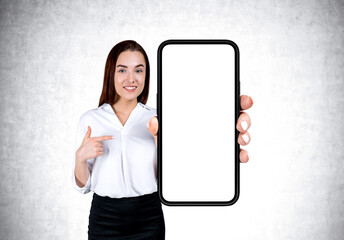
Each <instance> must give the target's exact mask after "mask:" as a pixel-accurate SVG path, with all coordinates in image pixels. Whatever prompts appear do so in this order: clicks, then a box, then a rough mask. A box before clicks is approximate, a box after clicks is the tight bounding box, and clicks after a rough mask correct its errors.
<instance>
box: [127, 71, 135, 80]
mask: <svg viewBox="0 0 344 240" xmlns="http://www.w3.org/2000/svg"><path fill="white" fill-rule="evenodd" d="M128 77H129V81H130V82H135V74H134V73H132V72H129V76H128Z"/></svg>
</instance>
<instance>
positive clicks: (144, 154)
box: [72, 102, 157, 198]
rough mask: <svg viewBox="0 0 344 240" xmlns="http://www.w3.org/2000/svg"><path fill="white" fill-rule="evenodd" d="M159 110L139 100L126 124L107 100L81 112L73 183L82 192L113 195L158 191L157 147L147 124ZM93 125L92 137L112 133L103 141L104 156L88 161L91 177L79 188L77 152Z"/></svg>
mask: <svg viewBox="0 0 344 240" xmlns="http://www.w3.org/2000/svg"><path fill="white" fill-rule="evenodd" d="M156 115H157V114H156V109H155V108H151V107H148V106H146V105H145V104H143V103H141V102H138V103H137V105H136V107H135V108H134V109H133V111H132V112H131V113H130V115H129V118H128V119H127V121H126V123H125V124H124V126H123V125H122V123H121V122H120V121H119V119H118V118H117V115H116V114H115V112H114V111H113V109H112V107H111V105H110V104H108V103H104V104H103V105H101V106H100V107H98V108H95V109H91V110H88V111H87V112H85V113H84V114H83V115H81V117H80V120H79V125H78V129H77V133H76V141H75V149H74V159H73V164H72V165H73V167H72V169H73V171H72V183H73V187H74V188H75V189H76V190H77V191H79V192H81V193H84V194H85V193H88V192H90V191H93V192H95V193H97V194H98V195H100V196H108V197H112V198H121V197H134V196H140V195H144V194H149V193H153V192H156V191H157V150H156V145H155V141H154V137H153V136H152V135H151V133H150V132H149V131H148V129H147V126H146V123H147V122H148V121H149V119H151V118H152V117H154V116H156ZM87 126H90V127H91V130H92V132H91V137H100V136H105V135H113V136H115V138H114V139H110V140H106V141H102V143H103V144H104V145H103V152H104V153H103V155H102V156H99V157H96V158H91V159H88V160H87V165H88V169H89V172H90V177H89V178H88V181H87V183H86V185H85V186H84V187H82V188H80V187H79V186H78V185H77V184H76V182H75V175H74V169H75V153H76V151H77V149H78V148H79V147H80V145H81V143H82V140H83V138H84V137H85V134H86V132H87Z"/></svg>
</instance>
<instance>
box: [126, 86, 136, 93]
mask: <svg viewBox="0 0 344 240" xmlns="http://www.w3.org/2000/svg"><path fill="white" fill-rule="evenodd" d="M136 88H137V86H126V87H124V89H125V90H127V91H128V92H134V91H135V90H136Z"/></svg>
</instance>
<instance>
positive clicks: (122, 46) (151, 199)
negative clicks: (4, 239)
mask: <svg viewBox="0 0 344 240" xmlns="http://www.w3.org/2000/svg"><path fill="white" fill-rule="evenodd" d="M149 73H150V68H149V61H148V57H147V54H146V52H145V51H144V49H143V48H142V47H141V46H140V45H139V44H138V43H136V42H135V41H123V42H120V43H118V44H117V45H115V46H114V47H113V48H112V50H111V51H110V53H109V55H108V58H107V61H106V67H105V74H104V82H103V90H102V94H101V97H100V101H99V106H98V108H96V109H91V110H89V111H87V112H86V113H84V114H83V115H82V116H81V117H80V120H79V125H78V130H77V135H76V144H75V153H76V155H75V161H73V176H72V181H73V186H74V188H75V189H76V190H78V191H80V192H81V193H88V192H90V191H93V192H94V194H93V200H92V206H91V210H90V215H89V226H88V228H89V230H88V236H89V239H150V240H154V239H156V240H158V239H159V240H160V239H165V223H164V216H163V212H162V208H161V203H160V200H159V196H158V194H157V184H156V183H157V179H156V178H157V172H156V171H157V170H156V159H157V152H156V140H157V131H158V121H157V118H156V117H155V116H156V109H154V108H151V107H148V106H146V105H145V104H146V102H147V99H148V93H149V77H150V74H149ZM251 105H252V100H251V98H250V97H248V96H241V106H242V108H243V109H247V108H249V107H251ZM249 126H250V119H249V116H248V115H247V114H246V113H242V114H241V115H240V117H239V120H238V125H237V128H238V130H239V131H240V132H241V133H240V135H239V139H238V141H239V143H240V144H242V145H246V144H248V142H249V135H248V133H247V132H246V131H247V129H248V128H249ZM147 128H148V129H147ZM91 133H92V135H93V136H98V137H91ZM245 136H246V137H247V138H248V139H246V137H245ZM244 140H247V141H246V142H244ZM240 160H241V161H242V162H247V161H248V155H247V152H246V151H245V150H241V152H240Z"/></svg>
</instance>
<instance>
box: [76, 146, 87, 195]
mask: <svg viewBox="0 0 344 240" xmlns="http://www.w3.org/2000/svg"><path fill="white" fill-rule="evenodd" d="M74 176H75V183H76V184H77V185H78V186H79V187H80V188H83V187H84V186H85V185H86V183H87V181H88V178H89V177H90V172H89V170H88V166H87V161H85V160H83V159H82V158H80V156H79V155H78V151H77V152H76V154H75V169H74Z"/></svg>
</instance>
